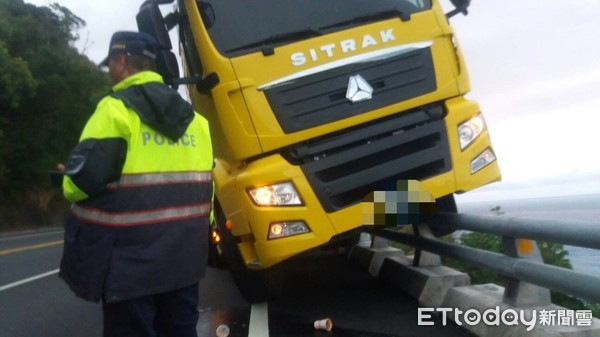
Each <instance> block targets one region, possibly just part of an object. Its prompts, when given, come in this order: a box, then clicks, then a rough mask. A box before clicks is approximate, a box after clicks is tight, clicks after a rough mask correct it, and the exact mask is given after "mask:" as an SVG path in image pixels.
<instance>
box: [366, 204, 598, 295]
mask: <svg viewBox="0 0 600 337" xmlns="http://www.w3.org/2000/svg"><path fill="white" fill-rule="evenodd" d="M427 225H431V226H436V227H446V228H447V227H450V228H452V229H455V230H469V231H476V232H484V233H489V234H496V235H500V236H502V238H503V243H504V245H505V248H506V250H507V254H499V253H495V252H490V251H486V250H482V249H477V248H471V247H466V246H461V245H458V244H453V243H449V242H444V241H441V240H439V239H436V238H434V237H433V236H430V235H426V236H423V235H419V233H418V232H419V231H418V230H417V231H416V233H415V235H412V234H406V233H400V232H396V231H393V230H388V229H372V230H371V231H370V232H371V233H372V234H374V235H376V236H380V237H383V238H386V239H389V240H392V241H397V242H400V243H403V244H406V245H410V246H413V247H415V248H416V249H417V254H415V256H417V257H416V260H418V256H419V251H420V250H424V251H428V252H431V253H434V254H438V255H441V256H447V257H450V258H454V259H458V260H462V261H465V262H467V263H470V264H473V265H475V266H478V267H481V268H486V269H490V270H492V271H494V272H496V273H498V274H501V275H503V276H506V277H508V278H509V281H516V282H517V283H516V284H515V282H512V284H511V282H509V286H508V287H507V293H509V294H511V293H514V292H515V291H514V289H518V281H524V282H528V283H531V284H535V285H538V286H542V287H544V288H548V289H552V290H556V291H558V292H561V293H565V294H568V295H572V296H575V297H578V298H581V299H584V300H588V301H591V302H600V277H595V276H592V275H588V274H584V273H580V272H576V271H573V270H570V269H566V268H561V267H556V266H551V265H547V264H544V263H543V261H541V258H540V259H539V260H538V261H536V259H533V260H532V259H528V258H523V257H520V256H519V254H518V253H517V252H516V250H515V249H512V248H511V247H516V240H518V239H529V240H540V241H548V242H554V243H562V244H568V245H574V246H580V247H586V248H593V249H600V224H593V223H585V222H566V221H546V220H532V219H519V218H510V217H509V218H502V217H493V216H476V215H465V214H453V213H439V214H436V215H435V216H433V217H432V218H431V219H430V220H429V221H427ZM533 244H535V243H533ZM417 262H418V261H417ZM517 280H518V281H517ZM509 296H511V295H509Z"/></svg>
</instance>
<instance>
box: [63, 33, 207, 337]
mask: <svg viewBox="0 0 600 337" xmlns="http://www.w3.org/2000/svg"><path fill="white" fill-rule="evenodd" d="M155 49H156V41H155V40H154V38H153V37H152V36H150V35H148V34H144V33H139V32H116V33H115V34H114V35H113V36H112V38H111V41H110V47H109V53H108V57H107V59H106V60H105V61H104V62H103V63H104V64H105V65H108V69H109V76H110V78H111V80H112V82H113V84H114V87H113V91H112V93H111V94H110V95H108V96H107V97H105V98H103V99H102V100H101V101H100V102H99V103H98V105H97V107H96V110H95V112H94V113H93V115H92V116H91V118H90V119H89V121H88V122H87V124H86V125H85V128H84V129H83V132H82V135H81V138H80V140H79V143H78V144H77V146H76V147H75V148H74V150H73V151H72V153H71V155H70V157H69V159H68V161H67V163H66V165H65V172H64V173H65V179H64V180H63V189H64V195H65V197H66V198H67V199H68V200H70V201H71V202H72V203H73V205H72V208H71V212H70V215H69V217H68V219H67V223H66V225H65V249H64V253H63V258H62V261H61V266H60V274H59V275H60V277H61V278H63V279H64V280H65V281H66V283H67V284H68V285H69V286H70V288H71V289H72V290H73V291H74V292H75V294H76V295H77V296H79V297H82V298H83V299H86V300H89V301H95V302H99V301H101V302H102V307H103V313H104V336H144V337H146V336H179V337H187V336H194V337H195V336H196V324H197V321H198V310H197V305H198V281H199V280H200V279H201V278H202V277H203V276H204V274H205V271H206V264H207V248H208V232H209V231H208V226H209V217H210V214H211V207H212V193H213V191H212V176H211V170H212V165H213V157H212V148H211V141H210V134H209V128H208V123H207V121H206V120H205V119H204V118H203V117H201V116H200V115H198V114H196V113H195V112H194V110H193V108H192V107H191V105H190V104H189V103H187V102H186V101H185V100H183V99H182V98H181V97H180V95H179V94H178V93H177V91H175V90H173V89H171V88H169V87H168V86H166V85H164V84H163V79H162V77H161V76H160V75H159V74H158V73H156V72H154V71H153V69H154V67H155V58H156V54H155Z"/></svg>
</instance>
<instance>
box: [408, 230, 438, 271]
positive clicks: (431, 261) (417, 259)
mask: <svg viewBox="0 0 600 337" xmlns="http://www.w3.org/2000/svg"><path fill="white" fill-rule="evenodd" d="M413 231H414V234H415V235H416V236H422V237H424V238H427V239H435V235H433V231H432V230H431V227H429V225H428V224H425V223H422V224H418V225H413ZM441 265H442V259H441V258H440V256H439V255H436V254H433V253H430V252H426V251H423V250H421V249H417V248H415V256H414V258H413V266H414V267H430V266H441Z"/></svg>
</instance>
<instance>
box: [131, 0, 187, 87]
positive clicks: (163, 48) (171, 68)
mask: <svg viewBox="0 0 600 337" xmlns="http://www.w3.org/2000/svg"><path fill="white" fill-rule="evenodd" d="M135 19H136V21H137V26H138V29H139V31H140V32H144V33H148V34H150V35H152V36H154V38H155V39H156V42H157V43H158V46H157V51H156V67H157V71H158V73H159V74H161V75H162V77H163V78H164V80H165V83H167V84H169V85H171V86H172V87H173V88H174V89H177V87H178V83H177V82H178V81H177V80H178V79H179V65H178V64H177V58H176V57H175V54H173V52H171V49H172V48H173V45H172V44H171V38H170V37H169V30H168V28H169V27H167V23H166V22H165V18H164V17H163V16H162V13H161V12H160V9H159V8H158V2H156V1H146V2H145V3H144V4H143V5H142V7H141V8H140V11H139V12H138V14H137V15H136V17H135ZM170 21H172V17H170ZM170 25H171V26H172V25H173V24H172V23H171V24H170Z"/></svg>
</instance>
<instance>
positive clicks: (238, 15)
mask: <svg viewBox="0 0 600 337" xmlns="http://www.w3.org/2000/svg"><path fill="white" fill-rule="evenodd" d="M197 3H198V5H199V8H200V10H201V12H202V11H208V10H210V11H212V12H213V13H214V17H213V18H214V20H211V22H210V23H207V29H208V32H209V34H210V36H211V39H212V41H213V43H214V44H215V46H216V47H217V49H218V50H219V52H220V53H221V54H223V55H225V56H228V57H235V56H239V55H243V54H248V53H252V52H256V51H258V50H264V48H272V47H276V46H280V45H284V44H287V43H291V42H294V41H298V40H302V39H307V38H311V37H314V36H319V35H322V34H328V33H331V32H335V31H338V30H343V29H348V28H351V27H353V26H358V25H362V24H365V23H369V22H375V21H379V20H384V19H391V18H394V17H397V18H398V19H399V20H404V21H405V20H410V15H411V14H413V13H417V12H420V11H424V10H427V9H429V8H431V0H370V1H364V0H304V1H302V2H300V3H299V2H295V1H294V2H292V1H285V0H253V1H248V0H208V1H197ZM211 16H212V15H211ZM206 17H208V15H203V18H206ZM206 21H207V20H206V19H205V23H206Z"/></svg>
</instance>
